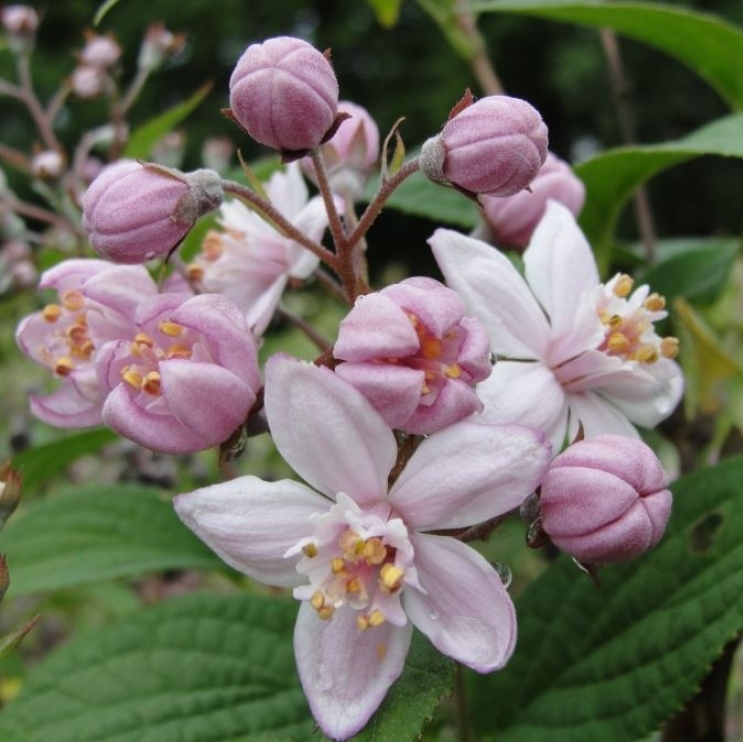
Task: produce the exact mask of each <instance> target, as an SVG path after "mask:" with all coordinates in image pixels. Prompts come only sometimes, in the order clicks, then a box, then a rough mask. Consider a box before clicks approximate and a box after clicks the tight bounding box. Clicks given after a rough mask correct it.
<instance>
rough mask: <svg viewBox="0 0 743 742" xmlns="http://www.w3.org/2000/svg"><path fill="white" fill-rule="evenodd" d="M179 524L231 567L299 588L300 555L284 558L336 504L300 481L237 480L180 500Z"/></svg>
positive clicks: (177, 503) (262, 579)
mask: <svg viewBox="0 0 743 742" xmlns="http://www.w3.org/2000/svg"><path fill="white" fill-rule="evenodd" d="M173 504H174V507H175V511H176V513H178V516H179V517H180V519H181V520H182V521H183V522H184V523H185V524H186V525H187V526H188V527H189V528H190V529H191V530H192V531H193V532H194V533H195V534H196V535H197V536H198V537H199V538H200V539H201V540H202V541H203V542H204V543H206V544H207V546H209V547H210V548H211V549H212V550H213V551H214V552H216V553H217V554H218V555H219V556H220V557H221V558H222V559H223V560H224V561H225V562H226V563H227V564H229V565H230V566H231V567H234V568H235V569H237V570H239V571H240V572H244V573H245V574H246V575H249V576H250V577H252V578H254V579H256V580H258V581H260V582H264V583H266V584H268V585H277V586H280V587H295V586H296V585H300V584H302V583H303V582H304V581H305V578H304V577H303V576H302V575H300V574H298V573H297V571H296V570H295V565H296V563H297V561H298V560H299V559H300V558H301V556H302V555H301V554H300V555H298V556H295V557H292V558H285V557H284V554H285V553H286V552H287V550H288V549H290V548H291V547H292V546H294V545H295V544H296V543H297V542H299V541H300V540H301V539H303V538H305V537H306V536H309V535H310V533H311V527H310V523H309V518H310V516H311V515H312V514H313V513H317V512H325V511H327V510H329V509H330V507H331V506H332V503H331V502H330V500H327V499H326V498H324V497H323V496H322V495H319V494H317V492H313V491H312V490H311V489H309V488H308V487H305V486H304V485H303V484H300V483H299V482H292V481H291V480H288V479H285V480H283V481H280V482H264V481H263V480H262V479H258V477H239V478H238V479H233V480H231V481H229V482H223V483H222V484H215V485H212V486H211V487H205V488H204V489H200V490H195V491H194V492H190V493H188V494H186V495H178V497H176V498H175V500H174V501H173Z"/></svg>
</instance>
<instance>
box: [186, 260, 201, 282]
mask: <svg viewBox="0 0 743 742" xmlns="http://www.w3.org/2000/svg"><path fill="white" fill-rule="evenodd" d="M186 275H187V276H188V279H189V281H201V280H202V279H203V278H204V269H203V268H202V267H201V266H200V265H198V264H197V263H191V265H189V266H187V267H186Z"/></svg>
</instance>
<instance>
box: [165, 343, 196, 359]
mask: <svg viewBox="0 0 743 742" xmlns="http://www.w3.org/2000/svg"><path fill="white" fill-rule="evenodd" d="M165 357H166V358H190V357H191V349H190V348H187V347H186V346H185V345H171V346H170V347H169V348H168V349H167V350H166V351H165Z"/></svg>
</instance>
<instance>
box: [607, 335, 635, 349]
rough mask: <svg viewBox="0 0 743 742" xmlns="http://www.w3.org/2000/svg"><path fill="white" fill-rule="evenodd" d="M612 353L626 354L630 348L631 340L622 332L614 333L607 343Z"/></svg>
mask: <svg viewBox="0 0 743 742" xmlns="http://www.w3.org/2000/svg"><path fill="white" fill-rule="evenodd" d="M606 347H607V348H608V349H609V352H610V353H626V352H627V351H628V350H629V347H630V341H629V338H628V337H627V336H626V335H624V334H622V333H621V332H612V333H611V335H609V338H608V339H607V341H606Z"/></svg>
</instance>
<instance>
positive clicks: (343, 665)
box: [175, 356, 550, 739]
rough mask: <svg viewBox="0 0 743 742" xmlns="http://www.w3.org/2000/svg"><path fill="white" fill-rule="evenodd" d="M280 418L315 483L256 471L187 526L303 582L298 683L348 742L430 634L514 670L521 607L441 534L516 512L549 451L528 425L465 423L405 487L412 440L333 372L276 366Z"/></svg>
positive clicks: (233, 557) (235, 560)
mask: <svg viewBox="0 0 743 742" xmlns="http://www.w3.org/2000/svg"><path fill="white" fill-rule="evenodd" d="M265 404H266V414H267V417H268V422H269V424H270V427H271V433H272V435H273V437H274V440H275V442H276V446H277V448H278V449H279V451H280V453H281V454H282V456H283V457H284V458H285V459H286V461H287V462H288V463H289V464H290V465H291V466H292V467H293V468H294V469H295V470H296V471H297V472H298V473H299V474H300V475H302V477H303V478H304V479H305V481H306V482H307V483H308V484H309V485H310V486H311V487H312V489H311V488H310V487H308V486H307V485H304V484H300V483H299V482H295V481H291V480H283V481H279V482H264V481H263V480H261V479H258V478H257V477H252V476H246V477H241V478H239V479H235V480H233V481H231V482H225V483H222V484H217V485H213V486H211V487H206V488H204V489H200V490H196V491H195V492H192V493H190V494H186V495H180V496H179V497H177V498H176V500H175V508H176V511H177V512H178V514H179V516H180V517H181V519H182V520H183V521H184V522H185V523H186V525H188V526H189V528H191V529H192V530H193V531H194V532H195V533H196V534H197V535H198V536H199V537H200V538H201V539H203V540H204V541H205V542H206V543H207V544H209V546H210V547H211V548H212V549H214V550H215V551H216V552H217V553H218V554H219V555H220V556H221V557H222V558H223V559H224V560H225V561H226V562H227V563H228V564H231V565H232V566H233V567H235V568H237V569H239V570H241V571H242V572H244V573H246V574H248V575H249V576H251V577H253V578H255V579H257V580H260V581H262V582H266V583H268V584H270V585H277V586H284V587H294V596H295V597H296V598H298V599H299V600H300V601H302V603H301V607H300V610H299V616H298V618H297V624H296V627H295V631H294V649H295V654H296V658H297V666H298V670H299V676H300V679H301V681H302V685H303V687H304V691H305V693H306V695H307V698H308V700H309V703H310V707H311V709H312V712H313V714H314V716H315V718H316V720H317V722H318V724H319V725H320V727H321V728H322V729H323V731H324V732H325V733H326V734H327V735H328V736H330V737H332V738H333V739H347V738H349V737H351V736H353V735H354V734H355V733H356V732H358V731H359V730H360V729H361V728H362V727H363V726H364V725H365V724H366V722H367V721H368V720H369V718H370V716H371V715H372V714H373V713H374V711H375V710H376V709H377V707H378V706H379V704H380V703H381V702H382V699H383V698H384V696H385V694H386V693H387V690H388V688H389V687H390V685H391V684H392V683H393V682H394V680H395V679H396V678H397V677H398V676H399V675H400V673H401V672H402V669H403V665H404V662H405V657H406V655H407V651H408V647H409V644H410V639H411V634H412V627H413V626H416V627H417V628H418V629H419V630H420V631H422V632H423V633H424V634H426V636H427V637H428V638H429V639H430V640H431V642H432V643H433V644H434V645H435V646H436V647H437V648H438V649H439V650H440V651H441V652H443V653H445V654H447V655H449V656H450V657H453V658H454V659H456V660H458V661H460V662H462V663H464V664H465V665H467V666H468V667H471V668H472V669H474V670H476V671H478V672H490V671H491V670H495V669H497V668H500V667H502V666H503V665H504V663H505V662H506V661H507V660H508V658H509V657H510V655H511V652H512V650H513V647H514V642H515V638H516V619H515V615H514V609H513V604H512V603H511V600H510V598H509V597H508V594H507V592H506V590H505V588H504V586H503V584H502V582H501V580H500V578H499V576H498V574H497V573H496V571H495V569H494V568H493V567H492V566H491V565H490V564H489V563H488V562H487V561H486V560H485V559H484V558H483V557H482V556H480V555H479V554H478V553H477V552H476V551H474V550H473V549H471V548H470V547H469V546H466V545H465V544H464V543H462V542H461V541H458V540H457V539H454V538H452V537H449V536H442V535H434V534H432V533H430V531H439V530H442V529H451V528H460V527H465V526H469V525H472V524H475V523H480V522H482V521H485V520H488V519H490V518H493V517H495V516H497V515H499V514H502V513H506V512H508V511H510V510H512V509H513V508H516V507H518V505H519V504H520V503H521V502H522V501H523V499H524V497H525V496H526V495H527V494H528V493H529V492H530V491H531V490H532V489H533V488H534V487H535V486H536V485H537V484H538V483H539V481H540V478H541V476H542V473H543V471H544V470H545V467H546V465H547V463H548V462H549V459H550V448H549V446H548V445H547V444H545V442H544V440H543V438H542V436H541V435H540V434H538V433H537V432H535V431H533V430H530V429H528V428H524V427H520V426H515V425H514V426H495V425H493V426H490V425H479V424H475V423H471V422H467V421H463V422H459V423H456V424H454V425H451V426H450V427H448V428H445V429H444V430H442V431H440V432H438V433H434V434H433V435H431V436H430V437H428V438H427V439H425V440H424V441H423V442H422V443H421V444H420V445H419V447H418V448H417V449H416V451H415V453H414V454H413V455H412V457H411V458H410V460H409V461H408V462H407V464H406V466H405V468H404V469H403V471H402V473H401V474H400V475H399V477H398V478H397V479H396V481H395V482H394V483H393V484H392V485H391V486H389V485H388V477H389V475H390V471H391V470H392V468H393V466H394V465H395V461H396V457H397V445H396V442H395V437H394V435H393V433H392V431H391V430H390V429H389V428H388V427H387V425H386V424H385V423H384V421H383V420H382V418H381V417H380V416H379V415H378V414H377V413H376V412H375V411H374V409H373V408H372V407H371V405H370V404H369V402H368V401H367V400H366V399H365V398H364V397H363V396H362V395H361V394H360V393H359V392H358V391H357V390H356V389H355V388H354V387H352V386H351V385H350V384H348V383H347V382H345V381H343V380H342V379H341V378H339V377H338V376H337V375H336V374H334V373H333V372H332V371H330V370H329V369H326V368H320V367H316V366H313V365H311V364H307V363H300V362H297V361H295V360H294V359H291V358H289V357H286V356H273V357H272V358H271V359H269V361H268V364H267V366H266V396H265Z"/></svg>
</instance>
